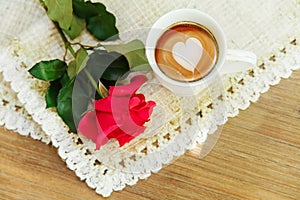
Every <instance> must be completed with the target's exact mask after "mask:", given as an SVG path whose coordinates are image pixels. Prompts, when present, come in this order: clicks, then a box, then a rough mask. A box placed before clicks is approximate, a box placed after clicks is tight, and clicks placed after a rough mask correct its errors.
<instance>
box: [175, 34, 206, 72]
mask: <svg viewBox="0 0 300 200" xmlns="http://www.w3.org/2000/svg"><path fill="white" fill-rule="evenodd" d="M202 53H203V47H202V44H201V42H200V41H199V40H198V39H196V38H189V39H187V40H186V42H185V43H183V42H177V43H176V44H175V45H174V46H173V49H172V54H173V57H174V59H175V60H176V62H177V63H178V64H180V65H181V66H182V67H183V68H185V69H186V70H189V71H191V72H194V71H195V68H196V67H197V65H198V63H199V61H200V59H201V57H202Z"/></svg>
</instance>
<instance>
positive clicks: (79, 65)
mask: <svg viewBox="0 0 300 200" xmlns="http://www.w3.org/2000/svg"><path fill="white" fill-rule="evenodd" d="M87 58H88V53H87V51H86V50H85V49H83V48H81V49H79V50H78V51H77V52H76V55H75V60H72V61H71V62H70V63H69V65H68V76H69V77H70V78H73V77H75V76H76V75H77V74H78V73H79V72H80V71H81V70H82V69H83V68H84V67H85V66H86V62H87V60H88V59H87Z"/></svg>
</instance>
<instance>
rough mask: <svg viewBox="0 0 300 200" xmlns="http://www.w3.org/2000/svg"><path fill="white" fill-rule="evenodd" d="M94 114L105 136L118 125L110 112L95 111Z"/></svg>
mask: <svg viewBox="0 0 300 200" xmlns="http://www.w3.org/2000/svg"><path fill="white" fill-rule="evenodd" d="M96 115H97V120H98V124H99V129H100V131H101V132H102V133H103V134H104V135H106V136H107V135H108V134H109V133H111V132H113V131H114V130H115V129H117V128H118V127H119V125H118V124H117V123H116V121H115V119H114V116H113V115H112V113H108V112H101V111H100V112H99V111H97V112H96Z"/></svg>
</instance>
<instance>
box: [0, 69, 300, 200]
mask: <svg viewBox="0 0 300 200" xmlns="http://www.w3.org/2000/svg"><path fill="white" fill-rule="evenodd" d="M0 149H1V152H0V199H22V200H24V199H30V200H33V199H38V200H40V199H89V200H91V199H102V198H101V196H99V195H97V194H96V193H95V192H94V191H93V190H92V189H90V188H89V187H87V186H86V184H85V183H84V182H81V181H80V180H79V179H78V178H77V177H76V176H75V174H74V173H73V172H72V171H70V170H69V169H67V168H66V165H65V163H64V162H63V161H62V160H61V159H60V158H59V156H58V155H57V152H56V149H55V148H54V147H51V146H47V145H45V144H42V143H41V142H39V141H34V140H32V139H30V138H26V137H22V136H20V135H18V134H16V133H14V132H12V131H7V130H5V129H4V128H0ZM111 199H268V200H269V199H300V70H298V71H296V72H294V74H293V75H292V78H290V79H285V80H282V81H281V83H280V84H279V85H277V86H275V87H272V88H271V90H270V91H269V92H268V93H266V94H263V95H262V96H261V97H260V99H259V101H258V102H257V103H255V104H252V105H251V106H250V108H249V109H247V110H246V111H242V112H241V113H240V115H239V116H238V117H235V118H233V119H230V120H229V121H228V123H227V124H226V125H225V126H224V127H223V130H222V134H221V136H220V139H219V140H218V143H217V144H216V146H215V147H214V149H213V150H212V152H211V153H210V154H209V155H208V156H206V157H205V158H204V159H199V158H198V156H197V155H196V154H195V153H193V152H188V153H186V154H185V155H184V156H182V157H180V158H179V159H177V160H176V161H174V162H173V163H172V164H170V165H169V166H167V167H165V168H164V169H163V170H161V171H160V172H159V173H157V174H153V175H152V176H151V177H150V178H148V179H147V180H143V181H140V182H139V183H138V184H137V185H135V186H133V187H126V189H125V190H123V191H121V192H114V193H113V194H112V195H111Z"/></svg>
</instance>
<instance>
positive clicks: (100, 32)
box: [86, 12, 119, 41]
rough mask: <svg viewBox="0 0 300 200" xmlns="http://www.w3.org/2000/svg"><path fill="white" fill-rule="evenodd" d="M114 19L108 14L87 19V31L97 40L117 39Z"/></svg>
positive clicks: (104, 13)
mask: <svg viewBox="0 0 300 200" xmlns="http://www.w3.org/2000/svg"><path fill="white" fill-rule="evenodd" d="M115 24H116V18H115V16H114V15H113V14H111V13H109V12H103V13H102V14H101V15H98V16H95V17H91V18H88V19H87V25H86V28H87V30H88V31H89V32H90V33H91V34H93V35H94V36H95V37H96V38H97V39H98V40H102V41H103V40H115V39H118V33H119V31H118V29H117V28H116V26H115Z"/></svg>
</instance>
